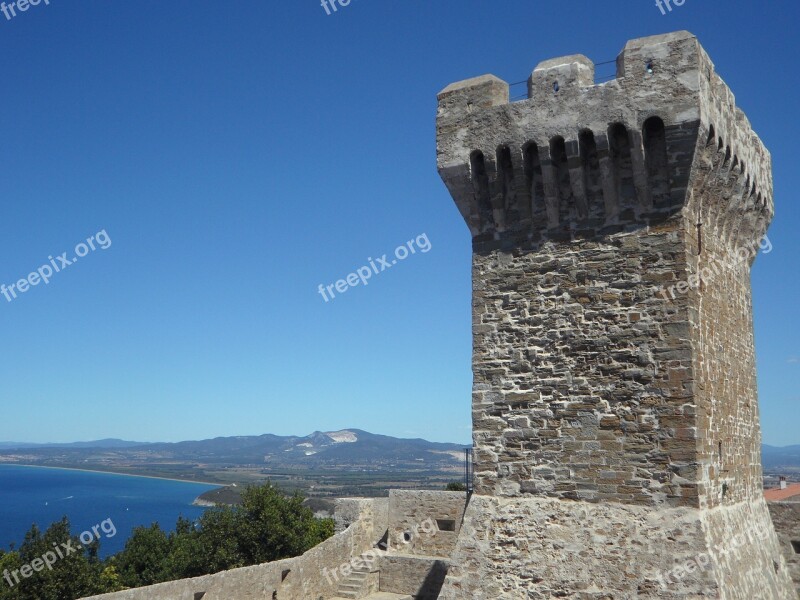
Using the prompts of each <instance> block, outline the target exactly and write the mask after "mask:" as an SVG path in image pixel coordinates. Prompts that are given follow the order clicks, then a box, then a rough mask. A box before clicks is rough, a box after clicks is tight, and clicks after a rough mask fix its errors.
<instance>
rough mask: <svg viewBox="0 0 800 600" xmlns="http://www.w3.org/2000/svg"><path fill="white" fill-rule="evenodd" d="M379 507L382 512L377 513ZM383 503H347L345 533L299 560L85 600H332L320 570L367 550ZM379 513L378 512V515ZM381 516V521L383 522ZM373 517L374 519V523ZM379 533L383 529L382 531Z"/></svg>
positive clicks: (340, 506)
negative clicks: (326, 599)
mask: <svg viewBox="0 0 800 600" xmlns="http://www.w3.org/2000/svg"><path fill="white" fill-rule="evenodd" d="M381 505H382V506H383V508H384V510H381ZM385 507H386V501H385V500H378V501H377V503H375V502H373V501H372V500H358V499H345V500H340V501H338V502H337V513H338V512H339V511H341V512H342V514H344V515H347V516H346V519H347V520H348V521H349V526H348V527H347V529H346V530H345V531H342V532H340V533H337V534H336V535H334V536H333V537H332V538H330V539H328V540H326V541H324V542H322V543H321V544H320V545H319V546H316V547H315V548H312V549H311V550H309V551H308V552H306V553H305V554H303V555H302V556H299V557H296V558H289V559H286V560H280V561H276V562H271V563H265V564H262V565H256V566H253V567H245V568H241V569H232V570H230V571H222V572H220V573H216V574H214V575H205V576H203V577H195V578H192V579H182V580H179V581H171V582H167V583H161V584H158V585H152V586H148V587H143V588H137V589H132V590H126V591H123V592H116V593H113V594H104V595H101V596H92V597H91V598H90V599H87V600H196V599H198V598H202V600H234V599H235V600H275V599H277V600H317V599H318V598H332V597H334V596H336V595H337V594H336V592H337V590H338V582H337V581H336V580H335V579H334V578H326V577H325V576H324V575H323V571H324V569H328V570H329V571H331V570H334V569H337V568H339V567H340V566H341V565H342V564H344V563H347V562H349V561H350V560H351V558H354V557H357V556H360V555H361V554H363V553H364V552H366V551H367V550H369V549H371V548H372V547H373V546H374V544H375V543H376V542H377V541H378V540H379V539H380V538H381V536H382V535H383V534H384V532H385V523H386V522H385V515H386V511H385ZM376 509H377V510H376ZM381 514H382V515H383V516H381ZM376 515H377V517H376ZM381 527H383V528H381Z"/></svg>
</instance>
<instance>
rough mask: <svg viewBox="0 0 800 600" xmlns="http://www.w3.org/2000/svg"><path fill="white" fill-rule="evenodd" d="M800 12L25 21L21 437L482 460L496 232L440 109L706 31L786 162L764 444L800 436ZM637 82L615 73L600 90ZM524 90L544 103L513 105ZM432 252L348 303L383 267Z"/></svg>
mask: <svg viewBox="0 0 800 600" xmlns="http://www.w3.org/2000/svg"><path fill="white" fill-rule="evenodd" d="M798 6H799V5H798V4H797V3H796V2H788V1H786V2H769V3H757V2H752V1H750V0H748V1H746V2H745V1H742V0H736V1H730V0H726V1H724V2H722V1H710V0H686V3H685V4H684V5H683V6H682V7H676V8H675V9H674V11H673V12H672V13H671V14H669V15H666V16H664V15H662V14H661V12H660V11H659V10H658V9H657V8H656V7H655V5H654V3H653V2H652V1H651V0H641V1H631V0H628V1H625V2H618V1H613V2H612V1H608V2H586V1H560V2H549V3H548V2H538V1H536V2H534V1H531V0H503V1H502V2H488V1H486V0H460V1H456V0H435V1H432V2H419V1H412V0H407V1H404V2H402V1H394V2H388V1H387V0H352V2H351V4H350V6H348V7H347V8H340V9H339V12H338V13H337V14H335V15H331V16H328V15H326V13H325V11H324V10H323V9H322V7H321V6H320V4H319V1H318V0H291V1H289V2H276V1H274V0H271V1H266V0H241V1H237V2H226V3H221V2H210V1H207V0H192V1H189V0H170V1H169V2H155V1H152V0H137V1H136V2H133V1H130V0H128V1H123V0H115V1H114V2H108V1H100V0H81V1H80V2H77V1H72V0H50V5H49V6H46V5H44V4H43V3H42V4H40V5H39V6H37V7H31V8H30V9H29V10H28V11H27V12H24V13H18V16H16V17H14V18H12V20H10V21H8V20H6V19H5V18H4V17H3V16H2V15H0V57H1V58H0V61H2V63H1V64H0V69H1V70H2V79H1V81H2V84H0V89H1V90H2V91H1V92H0V93H1V94H2V98H3V101H2V110H0V142H1V143H2V145H3V148H4V152H3V157H4V160H3V162H2V167H0V172H2V177H1V178H0V230H1V233H2V234H1V235H0V257H2V259H0V282H2V283H5V284H10V283H13V282H15V281H17V280H18V279H19V278H21V277H24V276H26V275H27V274H28V273H29V272H30V271H32V270H35V269H36V268H37V267H39V266H40V265H43V264H45V263H47V262H48V256H50V255H52V256H54V257H55V256H57V255H59V254H61V253H62V252H64V251H70V253H72V249H73V248H74V246H75V245H76V244H77V243H78V242H80V241H82V240H84V239H86V238H87V237H89V236H91V235H92V234H94V233H96V232H98V231H101V230H105V231H106V232H107V233H108V236H109V237H110V239H111V241H112V246H111V247H110V248H109V249H108V250H105V251H103V250H99V249H98V250H97V251H95V252H92V253H89V254H88V256H86V257H85V258H83V259H81V260H80V262H78V263H76V264H74V265H72V266H70V267H69V268H68V269H67V270H65V271H63V272H61V273H59V274H57V275H55V276H54V277H53V278H52V281H51V283H50V284H49V285H47V286H44V285H43V284H40V285H38V286H37V287H34V288H32V289H31V290H29V291H28V292H26V293H25V294H23V295H21V296H20V297H19V299H17V300H14V301H13V302H11V303H8V302H6V300H5V299H4V298H3V297H0V331H2V338H1V339H2V346H1V348H2V349H0V401H2V407H3V413H2V416H1V417H0V440H9V439H11V440H15V441H20V440H21V441H74V440H85V439H97V438H102V437H121V438H127V439H136V440H144V441H151V440H165V441H177V440H181V439H187V438H188V439H197V438H205V437H212V436H218V435H249V434H261V433H266V432H270V433H278V434H299V435H305V434H307V433H310V432H311V431H314V430H317V429H320V430H332V429H338V428H344V427H360V428H363V429H367V430H370V431H373V432H377V433H385V434H389V435H396V436H403V437H417V436H419V437H425V438H428V439H432V440H437V441H454V442H467V441H468V440H469V432H470V388H471V372H470V353H471V334H470V326H471V322H470V238H469V234H468V231H467V228H466V226H465V225H464V223H463V221H462V219H461V217H460V215H459V214H458V212H457V210H456V208H455V206H454V204H453V202H452V201H451V199H450V197H449V195H448V193H447V191H446V189H445V187H444V186H443V184H442V183H441V181H440V179H439V177H438V175H437V173H436V165H435V140H434V133H435V132H434V120H435V111H436V94H437V92H438V91H439V90H441V89H442V88H443V87H445V86H446V85H447V84H449V83H451V82H453V81H457V80H460V79H465V78H467V77H472V76H476V75H480V74H483V73H489V72H491V73H494V74H495V75H497V76H499V77H502V78H503V79H505V80H507V81H509V82H516V81H521V80H524V79H525V78H526V77H527V76H528V75H529V73H530V71H531V69H532V68H533V67H534V66H535V65H536V64H537V63H538V62H540V61H542V60H545V59H548V58H552V57H556V56H561V55H566V54H575V53H582V54H585V55H587V56H589V57H590V58H592V59H593V60H595V61H596V62H600V61H606V60H609V59H613V58H615V57H616V55H617V54H618V52H619V51H620V50H621V49H622V47H623V46H624V44H625V42H626V40H628V39H631V38H636V37H642V36H646V35H651V34H657V33H664V32H667V31H672V30H679V29H688V30H690V31H692V32H693V33H695V34H697V35H698V36H699V38H700V41H701V42H702V43H703V45H704V46H705V47H706V49H707V50H708V51H709V53H710V55H711V57H712V60H714V62H715V63H716V65H717V68H718V70H719V72H720V73H721V74H722V76H723V77H724V79H725V80H726V81H727V82H728V84H729V85H730V86H731V88H732V89H733V91H734V93H735V94H736V97H737V102H738V104H739V105H740V106H741V107H742V108H743V109H744V110H745V112H746V113H747V114H748V116H749V117H750V119H751V121H752V123H753V126H754V128H755V130H756V131H757V132H758V134H759V135H760V136H761V138H762V139H763V140H764V141H765V143H766V145H767V146H768V148H769V149H770V150H771V152H772V154H773V158H774V168H775V172H774V175H775V201H776V205H777V208H776V212H777V216H776V218H775V221H774V224H773V226H772V229H771V230H770V237H771V239H772V241H773V244H774V250H773V252H772V253H771V254H769V255H762V256H760V257H759V258H758V260H757V261H756V266H755V270H754V276H753V286H754V297H755V310H756V315H755V325H756V341H757V352H758V375H759V387H760V397H761V410H762V419H763V425H764V439H765V441H766V442H767V443H772V444H777V445H786V444H790V443H800V432H798V424H800V418H799V417H798V411H797V408H796V407H797V406H798V403H799V402H800V388H798V385H797V383H798V373H800V342H799V341H798V335H797V333H798V318H797V299H798V285H799V284H798V266H797V262H796V261H797V258H798V256H800V236H799V235H798V234H797V230H798V226H799V225H800V200H798V196H797V193H796V191H795V190H796V189H797V187H798V177H800V172H799V171H798V169H797V167H796V165H795V162H796V148H795V147H794V146H793V145H792V144H794V143H796V141H797V140H798V139H800V132H798V119H797V115H796V112H797V107H798V105H800V98H798V94H799V92H798V67H797V62H796V59H797V56H798V54H799V53H800V52H799V51H800V42H798V36H797V30H796V27H797V25H798V22H800V19H799V18H798V17H800V8H799V7H798ZM611 73H613V65H606V66H604V67H599V68H598V76H603V75H607V74H611ZM514 89H515V90H518V93H523V92H524V86H522V87H517V88H514ZM423 233H425V234H427V236H428V239H429V240H430V243H431V246H432V248H431V250H430V251H429V252H427V253H424V254H423V253H419V252H418V253H417V254H415V255H413V256H410V257H409V258H408V259H407V260H405V261H403V262H402V263H400V264H398V265H397V266H396V267H393V268H392V270H390V271H388V272H385V273H382V274H381V275H379V276H376V277H374V278H373V280H372V282H371V284H370V285H369V286H368V287H366V288H363V287H357V288H355V289H352V290H350V291H348V292H347V293H345V294H344V295H342V296H341V297H337V298H336V299H335V300H334V301H332V302H329V303H325V302H324V301H323V300H322V298H321V296H320V295H319V294H318V293H317V286H318V285H319V284H321V283H322V284H326V285H327V284H331V283H334V282H335V281H336V280H337V279H340V278H341V277H342V276H345V275H347V274H348V273H350V272H351V271H353V270H354V269H355V268H357V267H359V266H361V265H363V264H365V262H366V259H367V258H368V257H373V258H374V257H376V256H380V255H382V254H383V253H391V252H392V251H393V249H394V248H395V247H396V246H397V245H399V244H402V243H404V242H406V241H407V240H411V239H412V238H415V237H416V236H418V235H420V234H423Z"/></svg>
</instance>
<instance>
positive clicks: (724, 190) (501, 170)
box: [437, 31, 774, 245]
mask: <svg viewBox="0 0 800 600" xmlns="http://www.w3.org/2000/svg"><path fill="white" fill-rule="evenodd" d="M438 100H439V106H438V116H437V152H438V168H439V172H440V174H441V176H442V179H443V180H444V182H445V184H446V185H447V187H448V188H449V190H450V192H451V194H452V196H453V198H454V199H455V201H456V204H457V206H458V208H459V210H460V211H461V213H462V216H463V217H464V219H465V221H466V222H467V225H468V226H469V228H470V231H471V233H472V235H473V237H475V238H476V241H477V242H481V243H485V244H488V245H491V240H498V239H499V237H500V234H504V233H511V234H514V235H513V237H519V235H522V236H523V237H527V238H529V239H532V240H534V241H536V240H537V239H547V238H549V239H553V238H555V239H564V238H565V237H566V238H575V237H581V236H592V235H598V234H599V235H605V234H609V233H614V232H616V231H620V230H624V229H625V228H626V227H629V226H630V225H632V224H635V225H642V226H646V225H653V224H657V223H659V222H662V221H663V220H664V219H665V218H668V217H669V216H671V215H673V214H675V213H678V212H681V211H683V210H684V208H685V207H687V206H688V205H689V204H690V203H691V202H692V201H693V197H694V195H695V194H699V195H703V194H704V192H705V191H707V190H709V189H714V190H716V191H718V192H719V193H718V194H716V196H718V202H717V203H716V204H714V205H713V206H712V205H710V204H709V205H704V206H703V207H702V211H703V212H704V213H706V214H705V218H706V222H707V223H708V225H709V226H710V227H713V228H714V229H715V230H718V231H719V232H720V235H723V233H722V232H724V235H725V236H726V243H727V244H732V245H738V244H741V243H742V242H741V239H740V238H741V237H743V236H747V237H748V238H751V237H756V238H758V237H760V236H762V235H763V234H764V232H765V231H766V228H767V226H768V225H769V222H770V221H771V219H772V215H773V213H774V205H773V199H772V165H771V158H770V155H769V152H768V151H767V150H766V148H765V147H764V145H763V144H762V142H761V140H760V139H759V138H758V136H757V135H756V134H755V133H754V132H753V130H752V127H751V126H750V123H749V121H748V119H747V117H745V115H744V113H743V112H742V111H741V110H740V109H738V108H737V107H736V105H735V100H734V97H733V94H732V93H731V91H730V90H729V88H728V87H727V85H726V84H725V83H724V82H723V81H722V79H721V78H720V77H719V75H717V74H716V72H715V71H714V65H713V64H712V62H711V60H710V59H709V57H708V55H707V54H706V52H705V51H704V50H703V48H702V47H701V46H700V44H699V42H698V41H697V38H696V37H695V36H694V35H692V34H691V33H689V32H685V31H681V32H675V33H669V34H666V35H658V36H653V37H646V38H641V39H636V40H632V41H629V42H628V43H627V44H626V45H625V48H624V50H623V51H622V53H621V54H620V55H619V57H618V58H617V77H616V79H613V80H611V81H608V82H605V83H600V84H596V83H595V76H594V63H593V62H592V61H591V60H589V59H588V58H586V57H585V56H582V55H573V56H566V57H562V58H554V59H550V60H546V61H544V62H542V63H540V64H539V65H538V66H537V67H536V68H535V69H534V71H533V73H532V74H531V76H530V78H529V79H528V98H527V99H525V100H521V101H518V102H511V101H510V100H509V86H508V84H507V83H506V82H505V81H502V80H501V79H499V78H497V77H495V76H493V75H484V76H481V77H477V78H474V79H468V80H465V81H461V82H458V83H454V84H451V85H449V86H447V87H446V88H445V89H444V90H443V91H442V92H441V93H440V94H439V95H438ZM698 210H700V209H699V208H698ZM506 237H507V236H506Z"/></svg>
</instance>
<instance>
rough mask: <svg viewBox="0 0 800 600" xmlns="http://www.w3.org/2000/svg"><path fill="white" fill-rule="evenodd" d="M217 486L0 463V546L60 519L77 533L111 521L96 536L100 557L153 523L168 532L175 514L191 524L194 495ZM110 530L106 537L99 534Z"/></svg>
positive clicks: (199, 511)
mask: <svg viewBox="0 0 800 600" xmlns="http://www.w3.org/2000/svg"><path fill="white" fill-rule="evenodd" d="M217 487H220V486H216V485H209V484H203V483H189V482H184V481H172V480H168V479H156V478H149V477H137V476H133V475H114V474H111V473H96V472H91V471H77V470H69V469H52V468H46V467H24V466H15V465H0V547H2V548H4V549H8V548H9V547H10V545H11V544H12V543H13V544H14V545H15V547H19V544H20V543H21V542H22V541H23V539H24V538H25V533H26V532H27V531H28V530H29V529H30V527H31V525H32V524H33V523H36V524H37V525H38V526H39V528H40V529H41V530H42V531H44V530H45V529H46V528H47V527H48V526H49V525H50V524H51V523H53V522H55V521H59V520H60V519H61V518H62V517H63V516H66V517H68V518H69V520H70V524H71V526H72V533H73V534H74V535H80V534H81V533H82V532H83V531H91V529H92V527H94V526H96V525H100V524H101V523H102V522H103V521H106V520H107V519H110V521H111V523H112V524H113V529H116V534H114V535H113V536H111V535H110V532H112V531H113V529H112V527H111V526H110V525H109V524H108V523H106V526H105V529H99V532H100V554H101V556H103V557H105V556H108V555H109V554H114V553H116V552H119V551H120V550H122V548H123V547H124V546H125V541H126V540H127V539H128V537H130V534H131V532H132V530H133V528H134V527H136V526H138V525H150V524H151V523H154V522H157V523H158V524H159V525H160V526H161V527H162V529H165V530H167V531H171V530H173V529H174V528H175V522H176V520H177V518H178V516H179V515H182V516H184V517H186V518H188V519H191V520H196V519H197V518H198V517H200V515H202V514H203V511H204V510H205V508H203V507H199V506H192V502H193V501H194V500H195V498H196V497H197V496H199V495H200V494H202V493H203V492H206V491H208V490H212V489H215V488H217ZM104 531H105V532H109V533H104Z"/></svg>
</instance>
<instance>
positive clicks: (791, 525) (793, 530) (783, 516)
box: [767, 502, 800, 592]
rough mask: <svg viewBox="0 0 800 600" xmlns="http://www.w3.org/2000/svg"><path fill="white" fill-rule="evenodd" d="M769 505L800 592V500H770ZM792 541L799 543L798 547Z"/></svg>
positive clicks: (781, 544) (789, 567)
mask: <svg viewBox="0 0 800 600" xmlns="http://www.w3.org/2000/svg"><path fill="white" fill-rule="evenodd" d="M767 505H768V506H769V512H770V515H771V516H772V522H773V523H774V524H775V531H776V533H777V534H778V540H779V543H780V547H781V552H782V553H783V557H784V559H785V560H786V564H787V566H788V569H789V575H790V576H791V578H792V581H794V585H795V589H796V590H797V591H798V592H800V502H768V503H767ZM792 542H795V543H797V549H795V547H794V545H793V544H792Z"/></svg>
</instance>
